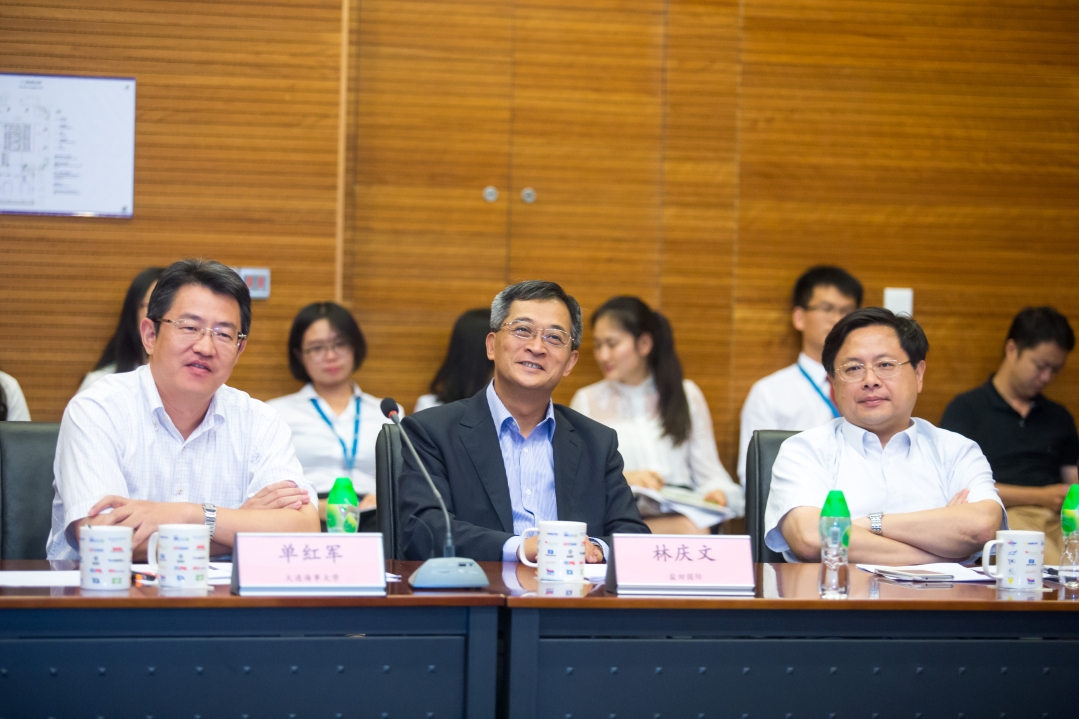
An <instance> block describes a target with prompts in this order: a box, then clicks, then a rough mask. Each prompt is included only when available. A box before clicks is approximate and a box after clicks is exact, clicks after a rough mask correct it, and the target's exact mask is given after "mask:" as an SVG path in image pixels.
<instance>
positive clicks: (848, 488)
mask: <svg viewBox="0 0 1079 719" xmlns="http://www.w3.org/2000/svg"><path fill="white" fill-rule="evenodd" d="M928 351H929V342H928V341H927V340H926V337H925V333H924V332H923V331H922V328H921V327H920V326H918V324H917V323H916V322H915V321H914V320H913V319H910V318H909V317H902V316H896V315H894V314H892V313H891V312H890V311H888V310H886V309H882V308H880V307H868V308H866V309H862V310H857V311H855V312H852V313H851V314H849V315H847V316H846V317H844V318H843V319H841V320H839V322H837V323H836V325H835V327H833V328H832V331H831V332H830V333H829V334H828V337H827V339H826V340H825V342H824V352H823V356H822V360H823V364H824V368H825V369H826V370H827V372H828V374H829V375H830V376H831V377H832V379H833V380H834V384H835V395H836V406H837V407H838V408H839V411H840V413H841V415H842V416H841V417H839V418H837V419H834V420H832V421H831V422H829V423H827V424H825V425H823V426H821V427H816V428H814V429H810V430H806V431H805V432H802V433H800V434H797V435H795V436H793V437H791V438H790V439H788V440H787V441H786V442H784V443H783V446H782V447H781V448H780V451H779V455H778V456H777V457H776V461H775V465H774V466H773V468H772V484H771V490H770V493H769V496H768V508H767V511H766V513H765V520H764V526H765V528H766V531H767V534H766V535H765V541H766V543H767V544H768V547H769V548H771V549H772V550H773V551H776V552H783V553H784V556H786V558H787V559H788V560H789V561H803V562H818V561H820V536H819V529H818V522H819V519H820V512H821V507H822V506H823V504H824V500H825V497H826V496H827V494H828V492H829V490H832V489H839V490H842V491H843V493H844V494H845V495H846V498H847V505H848V507H849V508H850V513H851V518H852V520H853V522H852V527H851V539H850V559H851V561H852V562H864V563H871V564H886V565H893V566H898V565H907V564H928V563H933V562H948V561H958V560H962V559H966V558H968V557H970V556H971V555H972V554H974V553H975V552H977V551H979V550H980V549H981V548H982V546H983V545H984V544H985V542H987V541H988V540H990V539H992V538H993V537H994V536H995V533H996V531H997V529H1005V528H1007V520H1006V518H1005V515H1004V507H1003V505H1002V504H1001V502H1000V498H999V497H998V496H997V491H996V488H995V487H994V486H993V474H992V471H991V470H990V469H989V463H988V462H987V461H986V459H985V455H983V454H982V452H981V450H980V449H979V448H978V445H977V444H975V443H974V442H972V441H971V440H969V439H967V438H966V437H963V436H961V435H958V434H956V433H954V432H948V431H946V430H942V429H939V428H937V427H934V426H933V425H932V424H930V423H929V422H926V421H925V420H924V419H916V418H914V419H912V417H911V414H912V413H913V411H914V404H915V402H916V401H917V398H918V393H919V392H921V391H922V378H923V376H924V374H925V355H926V353H927V352H928Z"/></svg>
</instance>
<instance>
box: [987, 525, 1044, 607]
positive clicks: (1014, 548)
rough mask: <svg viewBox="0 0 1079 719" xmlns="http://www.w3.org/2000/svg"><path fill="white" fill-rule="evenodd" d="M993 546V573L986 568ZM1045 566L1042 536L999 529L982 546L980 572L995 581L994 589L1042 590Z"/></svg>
mask: <svg viewBox="0 0 1079 719" xmlns="http://www.w3.org/2000/svg"><path fill="white" fill-rule="evenodd" d="M994 546H995V547H997V564H996V571H993V569H992V568H991V567H990V565H989V554H990V552H991V551H992V549H993V547H994ZM1044 563H1045V533H1044V532H1029V531H1024V530H1018V529H1002V530H1000V531H998V532H997V538H996V539H991V540H989V541H988V542H986V543H985V548H984V549H983V550H982V569H984V570H985V573H986V574H987V575H988V576H990V577H992V578H993V579H995V580H997V587H998V588H1000V589H1010V590H1019V591H1027V592H1030V591H1036V590H1040V589H1041V588H1042V565H1043V564H1044Z"/></svg>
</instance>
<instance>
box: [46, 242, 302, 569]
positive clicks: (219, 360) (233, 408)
mask: <svg viewBox="0 0 1079 719" xmlns="http://www.w3.org/2000/svg"><path fill="white" fill-rule="evenodd" d="M250 326H251V296H250V294H249V292H248V289H247V285H245V284H244V282H243V280H241V279H240V277H239V276H238V275H237V274H236V273H235V272H234V271H233V270H231V269H229V268H228V267H225V266H224V265H222V264H220V263H218V262H214V261H212V260H182V261H180V262H176V263H174V264H173V265H172V266H171V267H169V268H168V269H167V270H165V272H164V274H162V275H161V278H160V279H159V280H158V282H157V286H156V287H155V288H154V291H153V293H152V294H151V295H150V304H149V307H148V310H147V318H146V319H144V320H143V321H142V326H141V332H142V342H143V347H144V348H145V349H146V354H147V355H148V357H149V362H148V363H147V364H146V365H144V366H142V367H140V368H138V369H137V370H135V371H133V372H127V373H124V374H117V375H112V376H109V377H106V378H104V379H102V380H101V381H100V382H98V383H97V384H95V385H94V386H93V387H91V388H90V389H88V390H86V391H85V392H83V393H81V394H79V395H78V396H76V397H75V398H74V399H73V400H72V401H71V402H70V403H69V404H68V406H67V409H66V410H65V411H64V418H63V421H62V423H61V425H60V436H59V439H58V441H57V447H56V461H55V465H54V475H55V479H54V480H53V486H54V488H55V492H56V494H55V498H54V499H53V513H52V532H51V534H50V536H49V543H48V556H49V559H76V558H78V537H77V529H78V527H79V526H80V525H82V524H88V525H113V524H115V525H123V526H129V527H131V528H132V529H133V536H132V547H133V548H134V550H135V555H136V557H140V556H144V555H145V551H146V541H147V540H148V539H149V537H150V535H151V534H152V533H153V532H154V531H155V530H156V529H157V527H158V526H159V525H161V524H206V525H208V526H209V528H210V537H211V540H212V545H213V548H212V554H223V553H227V552H228V550H229V549H230V548H231V547H232V545H233V541H234V539H235V535H236V532H240V531H248V532H259V531H264V532H265V531H313V532H317V531H318V529H319V523H318V514H317V512H316V510H315V506H316V504H315V503H314V502H316V500H315V497H316V495H315V492H314V490H313V489H311V488H310V487H309V486H308V485H307V484H305V483H304V480H303V470H302V469H301V467H300V463H299V462H298V461H297V460H296V455H295V452H294V451H293V448H292V439H291V434H290V432H289V429H288V427H287V426H286V425H285V424H284V423H283V422H282V421H281V420H280V418H279V417H278V415H277V412H275V411H274V410H273V409H271V408H269V407H267V406H266V405H265V404H263V403H262V402H259V401H257V400H254V399H252V398H251V397H250V396H248V395H247V393H245V392H241V391H239V390H236V389H232V388H231V387H227V386H226V385H225V382H226V381H227V380H228V378H229V376H230V375H231V374H232V370H233V368H234V367H235V366H236V363H237V362H238V361H239V359H240V355H241V354H242V353H243V350H244V347H245V345H246V341H247V335H248V332H249V329H250Z"/></svg>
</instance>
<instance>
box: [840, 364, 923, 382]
mask: <svg viewBox="0 0 1079 719" xmlns="http://www.w3.org/2000/svg"><path fill="white" fill-rule="evenodd" d="M905 364H910V361H909V360H908V361H906V362H900V361H899V360H891V359H883V360H877V361H876V362H874V363H873V364H871V365H868V366H869V367H872V368H873V374H874V375H876V376H877V378H878V379H891V378H892V377H895V376H896V375H897V374H899V368H900V367H902V366H903V365H905ZM865 370H866V365H864V364H861V363H860V362H850V363H848V364H845V365H840V366H839V367H837V368H836V372H835V374H836V376H837V377H839V379H841V380H843V381H844V382H861V381H862V380H863V379H865Z"/></svg>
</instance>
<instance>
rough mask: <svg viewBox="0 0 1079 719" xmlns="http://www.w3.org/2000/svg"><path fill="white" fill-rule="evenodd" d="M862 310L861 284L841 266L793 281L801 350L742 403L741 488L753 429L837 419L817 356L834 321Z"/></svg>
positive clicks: (796, 427) (788, 427) (815, 269)
mask: <svg viewBox="0 0 1079 719" xmlns="http://www.w3.org/2000/svg"><path fill="white" fill-rule="evenodd" d="M861 306H862V283H861V282H859V281H858V280H857V279H855V278H854V277H853V276H852V275H851V274H850V273H849V272H847V271H846V270H844V269H843V268H841V267H831V266H819V267H811V268H810V269H808V270H806V271H805V272H804V273H802V276H801V277H799V278H798V281H797V282H795V283H794V292H793V296H792V298H791V324H792V325H793V326H794V329H796V330H797V331H798V332H799V334H801V336H802V351H801V352H800V353H799V354H798V360H797V361H796V362H795V363H794V364H792V365H790V366H789V367H784V368H783V369H781V370H779V371H778V372H773V373H772V374H770V375H768V376H767V377H765V378H763V379H761V380H758V381H757V383H756V384H754V385H753V387H752V388H751V389H750V390H749V395H748V396H747V397H746V401H745V404H743V405H742V425H741V431H740V433H739V438H740V441H739V443H738V477H739V479H741V481H742V484H745V481H746V454H747V453H748V451H749V440H750V439H752V438H753V432H754V430H758V429H785V430H803V429H809V428H810V427H818V426H820V425H822V424H824V423H825V422H828V421H830V420H832V419H834V418H836V417H838V416H839V410H838V409H836V406H835V398H834V392H833V391H832V382H831V378H830V377H829V376H828V373H827V372H825V371H824V365H822V364H821V352H823V351H824V338H825V337H827V336H828V333H829V332H830V331H831V329H832V327H834V326H835V323H836V322H838V321H839V319H840V318H842V317H844V316H846V315H848V314H850V313H851V312H853V311H854V310H856V309H858V308H859V307H861Z"/></svg>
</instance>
